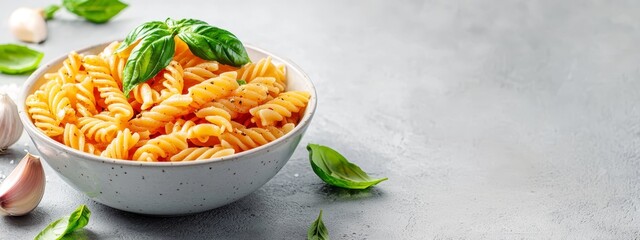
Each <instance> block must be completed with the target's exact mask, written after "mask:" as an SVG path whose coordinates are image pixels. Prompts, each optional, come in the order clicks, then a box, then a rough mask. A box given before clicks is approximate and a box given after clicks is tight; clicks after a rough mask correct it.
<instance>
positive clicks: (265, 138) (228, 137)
mask: <svg viewBox="0 0 640 240" xmlns="http://www.w3.org/2000/svg"><path fill="white" fill-rule="evenodd" d="M234 125H236V126H235V128H234V131H233V132H226V133H223V134H222V135H221V136H220V141H221V142H222V144H221V145H222V146H223V147H228V148H233V149H234V150H235V151H236V152H240V151H246V150H249V149H252V148H256V147H259V146H262V145H265V144H267V143H269V142H271V141H274V140H276V139H277V138H279V137H282V136H283V135H285V134H287V133H288V132H290V131H291V130H292V129H293V128H294V127H295V125H294V124H292V123H287V124H285V125H283V126H282V127H281V128H276V127H273V126H267V127H265V128H257V127H256V128H244V127H243V126H242V125H240V124H239V123H235V122H234Z"/></svg>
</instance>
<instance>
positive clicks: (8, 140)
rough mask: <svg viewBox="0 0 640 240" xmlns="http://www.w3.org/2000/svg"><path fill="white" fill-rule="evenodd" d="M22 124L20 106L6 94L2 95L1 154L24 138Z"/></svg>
mask: <svg viewBox="0 0 640 240" xmlns="http://www.w3.org/2000/svg"><path fill="white" fill-rule="evenodd" d="M22 129H23V126H22V122H21V121H20V116H19V115H18V106H16V104H15V103H14V102H13V100H11V97H9V95H7V94H5V93H0V153H1V152H2V151H4V150H5V149H7V148H8V147H9V146H11V145H13V144H14V143H16V142H17V141H18V139H20V136H22Z"/></svg>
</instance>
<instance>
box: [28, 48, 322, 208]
mask: <svg viewBox="0 0 640 240" xmlns="http://www.w3.org/2000/svg"><path fill="white" fill-rule="evenodd" d="M119 44H121V43H120V42H118V41H115V42H107V43H103V44H98V45H96V46H92V47H89V48H85V49H82V50H78V51H74V52H71V53H70V54H68V55H66V56H61V57H59V58H57V59H55V60H53V61H51V62H50V63H48V64H47V65H45V66H42V67H40V68H39V69H38V70H36V71H35V72H34V73H33V74H32V75H31V76H30V77H29V79H28V80H27V82H26V83H25V84H24V87H23V90H22V96H21V97H20V99H19V101H20V102H19V104H18V106H19V107H18V108H19V112H20V118H21V121H22V123H23V124H24V126H25V130H26V132H27V133H28V135H29V136H30V138H31V139H32V141H33V143H34V145H35V146H36V148H37V149H38V151H39V153H40V154H41V156H42V158H43V159H44V160H45V161H46V162H47V164H48V165H49V166H50V167H51V168H52V169H53V170H55V172H56V173H57V174H58V175H59V176H60V177H61V178H62V179H63V180H64V181H65V182H67V183H68V184H69V185H71V186H72V187H73V188H75V189H76V190H78V191H80V192H82V193H84V194H85V195H86V196H88V197H89V198H90V199H92V200H95V201H97V202H99V203H102V204H104V205H107V206H110V207H113V208H116V209H120V210H124V211H128V212H135V213H141V214H149V215H183V214H190V213H196V212H202V211H207V210H210V209H213V208H217V207H220V206H223V205H225V204H228V203H231V202H233V201H235V200H238V199H240V198H242V197H244V196H246V195H248V194H250V193H251V192H253V191H255V190H257V189H258V188H259V187H261V186H262V185H264V184H265V183H266V182H267V181H269V180H270V179H271V178H272V177H273V176H275V175H276V173H278V171H279V170H280V169H281V168H282V167H283V166H284V165H285V164H286V162H287V161H288V160H289V158H290V157H291V155H292V154H293V151H294V150H295V149H296V147H297V145H298V143H299V142H300V139H301V138H302V136H303V134H304V132H305V131H306V129H307V127H308V126H309V123H310V121H311V119H312V117H313V114H314V111H315V107H316V92H315V88H314V86H313V84H312V82H311V81H310V80H309V77H308V76H307V75H306V74H305V73H304V72H303V71H302V70H301V69H300V68H299V67H298V66H296V65H295V64H293V63H292V62H290V61H288V60H286V59H283V58H281V57H278V56H276V55H274V54H272V53H270V52H268V51H265V50H262V49H260V48H257V47H253V46H249V45H245V48H246V52H247V53H248V56H249V58H250V59H251V61H252V62H250V63H248V64H246V65H243V66H240V67H232V66H229V65H224V64H220V63H218V62H216V61H206V60H203V59H201V58H198V57H197V56H195V55H194V54H193V53H191V51H190V50H189V47H188V46H187V45H186V44H185V43H184V42H182V41H180V40H179V39H177V38H176V44H175V54H174V56H173V58H172V60H171V62H170V64H169V65H168V66H166V67H165V68H164V69H162V70H161V71H160V72H159V73H158V74H157V75H155V77H153V78H151V79H149V80H148V81H147V82H145V83H143V84H140V85H137V86H136V87H135V88H133V89H132V90H131V91H130V92H129V94H128V96H127V94H124V93H123V91H122V90H121V89H122V85H123V83H122V82H123V80H122V79H123V71H124V68H125V65H126V63H127V58H128V57H129V56H128V55H127V53H124V54H120V53H118V54H116V53H115V50H116V49H117V48H118V46H119Z"/></svg>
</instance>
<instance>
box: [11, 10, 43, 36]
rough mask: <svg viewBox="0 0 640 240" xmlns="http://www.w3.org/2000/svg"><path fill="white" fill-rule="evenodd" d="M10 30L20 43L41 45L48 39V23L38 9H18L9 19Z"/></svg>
mask: <svg viewBox="0 0 640 240" xmlns="http://www.w3.org/2000/svg"><path fill="white" fill-rule="evenodd" d="M9 29H11V32H12V33H13V35H15V36H16V37H17V38H18V39H20V41H23V42H32V43H40V42H42V41H44V40H45V39H47V23H46V22H45V20H44V17H43V16H42V14H41V12H40V11H39V10H37V9H31V8H18V9H16V10H15V11H13V13H11V16H10V17H9Z"/></svg>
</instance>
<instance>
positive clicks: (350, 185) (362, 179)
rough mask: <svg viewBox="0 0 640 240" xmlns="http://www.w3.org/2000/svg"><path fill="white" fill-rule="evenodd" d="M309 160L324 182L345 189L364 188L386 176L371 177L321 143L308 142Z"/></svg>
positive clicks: (383, 179) (382, 179)
mask: <svg viewBox="0 0 640 240" xmlns="http://www.w3.org/2000/svg"><path fill="white" fill-rule="evenodd" d="M307 150H309V161H310V162H311V168H312V169H313V172H315V173H316V175H318V177H320V179H322V180H323V181H324V182H326V183H328V184H329V185H333V186H336V187H341V188H347V189H365V188H368V187H371V186H373V185H376V184H378V183H380V182H382V181H385V180H387V179H388V178H379V179H373V178H371V177H369V175H367V173H365V172H364V171H362V169H360V167H358V166H357V165H355V164H353V163H351V162H349V161H348V160H347V159H346V158H345V157H344V156H342V155H341V154H340V153H339V152H337V151H335V150H333V149H331V148H329V147H326V146H322V145H317V144H311V143H310V144H309V145H307Z"/></svg>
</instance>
